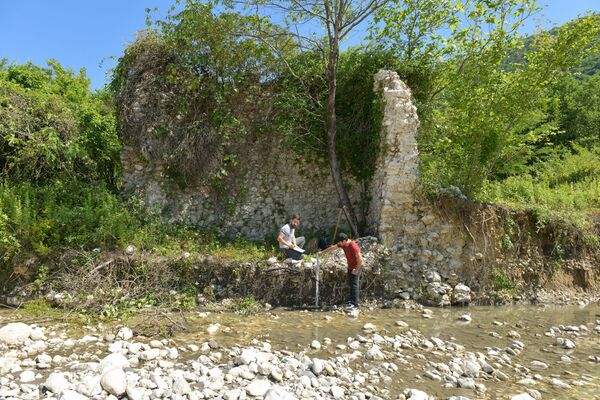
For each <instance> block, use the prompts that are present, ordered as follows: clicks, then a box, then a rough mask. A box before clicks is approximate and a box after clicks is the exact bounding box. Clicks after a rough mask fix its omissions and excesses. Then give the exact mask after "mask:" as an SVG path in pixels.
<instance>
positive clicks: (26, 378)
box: [19, 370, 35, 383]
mask: <svg viewBox="0 0 600 400" xmlns="http://www.w3.org/2000/svg"><path fill="white" fill-rule="evenodd" d="M19 380H20V381H21V382H23V383H27V382H33V381H34V380H35V372H33V371H29V370H28V371H23V372H21V374H20V375H19Z"/></svg>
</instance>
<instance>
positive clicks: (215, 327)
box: [206, 323, 221, 335]
mask: <svg viewBox="0 0 600 400" xmlns="http://www.w3.org/2000/svg"><path fill="white" fill-rule="evenodd" d="M219 329H221V324H218V323H217V324H211V325H209V326H208V328H206V332H208V334H209V335H214V334H215V333H217V332H218V331H219Z"/></svg>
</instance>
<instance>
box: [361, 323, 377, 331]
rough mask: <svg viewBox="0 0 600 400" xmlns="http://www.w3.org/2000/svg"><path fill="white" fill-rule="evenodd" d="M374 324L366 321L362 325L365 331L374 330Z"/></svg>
mask: <svg viewBox="0 0 600 400" xmlns="http://www.w3.org/2000/svg"><path fill="white" fill-rule="evenodd" d="M375 328H376V327H375V325H373V324H372V323H370V322H368V323H366V324H365V325H364V326H363V329H364V330H365V331H374V330H375Z"/></svg>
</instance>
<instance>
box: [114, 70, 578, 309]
mask: <svg viewBox="0 0 600 400" xmlns="http://www.w3.org/2000/svg"><path fill="white" fill-rule="evenodd" d="M374 90H375V91H377V92H379V93H381V97H382V100H383V111H384V112H383V114H384V117H383V121H382V131H381V134H382V136H381V138H382V140H381V149H380V154H379V156H378V157H379V159H378V160H377V164H376V170H375V174H374V176H373V179H372V181H371V183H370V187H369V192H370V193H369V196H370V199H371V200H370V204H369V211H368V215H367V222H368V225H369V229H370V230H371V231H372V232H375V233H376V235H377V236H378V237H379V239H380V241H381V243H382V244H384V245H385V247H386V248H387V249H388V250H389V251H388V254H389V257H387V258H386V262H385V265H381V266H380V268H379V270H378V273H382V274H384V275H385V276H383V277H382V278H383V279H382V281H383V282H384V285H385V293H386V295H388V296H394V297H401V298H405V299H408V298H414V299H419V300H422V301H425V302H429V303H431V304H435V305H448V304H462V303H468V302H469V301H470V298H471V288H472V289H473V290H474V291H477V292H482V291H485V290H486V288H490V287H491V284H490V282H492V280H493V276H494V273H496V271H501V275H504V276H511V277H513V278H514V279H513V282H517V283H518V284H521V283H524V284H527V283H530V282H532V281H537V282H540V280H543V279H545V278H540V277H542V275H543V274H542V271H543V270H544V269H545V268H546V266H547V264H548V263H549V262H550V261H548V260H547V259H548V255H547V254H545V252H546V250H545V248H548V246H547V244H546V243H544V242H543V240H544V239H543V238H542V239H539V238H535V240H531V239H528V237H529V238H530V236H527V235H528V233H527V232H528V231H527V229H528V228H527V224H529V225H534V226H535V221H534V222H533V223H532V222H531V219H527V218H521V222H520V223H521V226H519V227H518V231H519V232H517V233H518V234H519V235H521V236H520V238H524V239H519V238H515V240H522V242H521V243H520V244H519V245H518V246H515V247H514V248H513V250H511V251H506V250H505V249H502V243H501V240H500V238H501V237H504V238H505V239H506V237H508V235H509V234H510V232H509V231H507V230H506V225H505V220H506V219H511V220H513V221H517V220H518V219H519V217H520V216H519V215H517V214H516V213H511V212H510V211H508V210H505V209H502V208H501V207H498V206H493V205H487V204H482V203H476V202H471V201H469V200H467V199H466V198H465V197H464V196H461V195H460V193H452V194H451V195H449V196H447V198H441V200H440V199H439V198H438V199H437V200H435V199H433V200H432V199H431V198H429V197H426V196H425V195H423V194H422V191H421V188H420V185H419V176H418V171H419V157H418V149H417V132H418V128H419V119H418V116H417V109H416V107H415V105H414V104H413V101H412V95H411V91H410V89H409V88H408V86H406V85H405V84H404V83H403V82H402V81H401V80H400V79H399V77H398V75H397V74H396V73H395V72H390V71H380V72H378V73H377V74H376V75H375V82H374ZM136 93H139V98H138V99H137V101H136V102H135V107H137V108H138V109H141V110H143V109H144V107H145V104H146V103H148V102H145V101H144V96H145V94H144V91H143V88H139V90H136ZM147 105H148V107H151V104H150V103H148V104H147ZM138 114H139V115H140V116H141V117H140V118H143V114H144V113H143V112H142V113H131V114H130V115H129V119H128V120H127V123H128V124H129V128H130V129H133V130H135V131H136V132H137V136H136V140H135V141H134V142H132V143H125V147H124V150H123V152H122V161H123V170H124V183H125V189H126V190H129V191H131V192H134V193H137V194H138V195H139V196H140V197H141V198H142V200H143V201H144V202H145V204H146V205H147V206H149V207H155V208H158V209H159V210H160V211H161V214H162V215H163V216H165V217H167V218H168V219H169V220H170V221H185V222H188V223H193V224H196V225H198V226H200V227H206V228H215V227H216V228H217V229H219V230H220V231H221V232H222V233H225V234H228V235H230V236H234V235H238V234H239V235H242V236H245V237H248V238H251V239H263V238H265V237H267V238H268V237H272V238H273V243H274V241H275V239H274V237H275V234H276V232H277V229H278V228H279V226H281V225H282V224H283V223H285V222H286V220H287V219H288V217H289V216H290V214H292V213H300V214H301V215H302V217H303V225H302V226H301V229H300V231H301V233H306V232H311V231H312V232H317V231H320V232H323V231H325V230H326V229H327V228H330V227H332V226H333V225H334V224H335V222H336V217H337V212H338V197H337V194H336V191H335V188H334V186H333V183H332V179H331V176H330V174H329V172H326V171H323V170H322V168H319V167H318V166H317V165H313V164H311V163H308V162H305V161H301V160H298V158H297V156H296V155H294V154H293V153H291V152H290V151H287V150H285V149H284V148H283V146H281V145H280V144H278V143H275V142H273V141H272V140H263V142H261V141H260V140H258V141H257V142H256V143H253V144H251V146H252V147H249V148H248V151H249V152H250V154H252V156H251V157H247V158H246V160H247V161H246V163H247V164H246V165H243V166H242V167H243V168H240V171H241V172H242V173H241V176H240V177H239V178H240V179H239V181H240V185H241V186H240V187H242V188H243V190H238V191H237V192H236V191H231V192H230V193H226V195H227V194H229V197H230V198H232V200H233V201H231V203H229V204H226V202H227V201H228V200H227V196H225V198H221V199H217V200H215V198H214V196H212V195H211V193H210V190H209V188H207V187H205V186H193V185H192V186H188V187H185V188H181V187H177V185H175V184H173V182H172V181H170V180H169V178H167V176H166V174H165V166H164V165H159V164H158V163H156V162H150V161H149V158H150V157H146V156H145V154H146V153H147V152H148V151H151V150H152V149H151V148H152V143H153V142H152V140H153V139H152V136H151V135H148V134H147V131H148V127H145V124H144V121H137V120H135V118H136V115H138ZM282 170H284V171H285V174H282V173H281V172H280V171H282ZM307 171H308V172H309V173H306V172H307ZM349 194H350V197H351V199H352V201H353V202H354V204H358V201H359V199H360V198H361V193H360V188H359V185H356V184H354V185H352V184H351V185H349ZM362 198H364V197H362ZM521 217H522V216H521ZM529 231H531V229H530V230H529ZM546 236H547V237H552V234H551V233H550V234H548V235H546ZM575 264H576V265H580V264H581V263H579V262H576V263H575ZM569 265H570V264H569ZM581 265H583V264H581ZM585 265H589V263H588V264H585ZM578 268H579V267H577V266H576V267H573V268H571V269H572V270H573V271H575V272H577V271H578ZM575 272H574V273H573V274H572V275H573V276H576V275H577V274H576V273H575ZM577 273H579V272H577ZM579 275H581V274H580V273H579ZM577 276H578V275H577ZM581 276H584V275H581ZM585 276H587V275H585ZM587 281H589V279H587V280H586V282H587ZM573 282H574V284H578V283H576V282H575V281H573ZM517 289H518V288H517Z"/></svg>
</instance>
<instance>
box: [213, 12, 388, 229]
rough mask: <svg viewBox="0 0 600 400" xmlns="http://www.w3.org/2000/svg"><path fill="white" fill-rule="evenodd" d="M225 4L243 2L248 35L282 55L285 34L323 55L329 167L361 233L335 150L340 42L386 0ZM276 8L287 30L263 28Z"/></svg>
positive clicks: (351, 221) (348, 216)
mask: <svg viewBox="0 0 600 400" xmlns="http://www.w3.org/2000/svg"><path fill="white" fill-rule="evenodd" d="M223 3H224V4H226V5H229V6H232V5H236V4H238V5H239V4H243V5H244V6H245V8H246V9H247V10H250V11H251V13H252V15H254V17H255V24H254V26H253V29H252V30H251V31H246V32H245V34H248V35H251V36H254V37H257V38H259V39H261V40H262V41H264V42H265V43H268V46H269V47H270V48H271V49H273V52H274V53H275V54H277V55H279V56H281V55H282V52H281V50H280V47H278V46H277V44H276V42H274V41H273V39H275V38H276V39H278V40H279V39H280V38H281V37H282V36H283V37H288V38H291V39H292V40H293V41H294V42H295V43H296V44H297V45H298V46H300V48H305V49H310V50H313V51H315V50H316V51H318V52H319V53H321V55H322V56H323V60H324V73H325V77H326V83H327V103H326V106H325V109H326V120H325V125H326V131H327V149H328V155H329V166H330V169H331V174H332V177H333V181H334V184H335V187H336V190H337V193H338V197H339V199H340V203H341V204H342V206H343V209H344V211H345V213H346V219H347V220H348V223H349V224H350V226H351V229H352V231H353V233H354V234H355V235H358V218H357V216H356V212H355V211H354V207H353V205H352V203H351V202H350V198H349V197H348V193H347V191H346V188H345V186H344V181H343V177H342V170H341V168H340V165H339V161H338V155H337V152H336V136H337V113H336V98H337V76H338V67H339V60H340V44H341V42H342V41H343V40H345V39H346V38H347V37H348V35H349V34H350V32H352V31H353V30H355V29H357V27H359V26H360V25H361V24H363V22H365V20H367V19H368V18H369V17H370V16H372V15H373V13H375V12H376V11H377V10H378V9H379V8H381V7H382V6H383V5H384V4H385V3H387V0H364V1H362V0H355V1H349V0H323V1H317V0H315V1H298V0H287V1H276V0H249V1H243V2H237V1H224V2H223ZM274 11H275V12H278V13H280V15H281V18H282V20H283V23H284V24H285V26H286V29H285V31H284V32H282V31H280V30H277V31H273V30H270V29H264V26H263V25H264V22H265V21H266V16H268V15H271V14H272V13H273V12H274ZM311 24H312V25H311ZM315 24H318V25H316V26H320V27H322V29H323V31H324V32H323V33H321V32H316V29H314V26H315ZM302 32H306V33H302ZM287 65H288V66H289V67H290V70H291V73H292V74H294V68H293V67H292V66H291V64H290V63H289V62H287Z"/></svg>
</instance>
